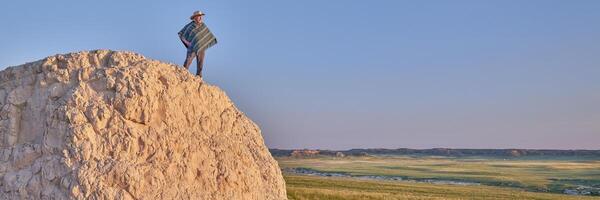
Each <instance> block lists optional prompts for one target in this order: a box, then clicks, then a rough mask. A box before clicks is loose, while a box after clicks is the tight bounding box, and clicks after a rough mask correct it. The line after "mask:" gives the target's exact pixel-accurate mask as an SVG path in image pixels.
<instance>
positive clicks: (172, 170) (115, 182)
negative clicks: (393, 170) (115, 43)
mask: <svg viewBox="0 0 600 200" xmlns="http://www.w3.org/2000/svg"><path fill="white" fill-rule="evenodd" d="M0 108H1V110H0V176H1V177H0V180H1V185H0V189H1V190H2V192H0V199H285V198H286V191H285V183H284V180H283V178H282V176H281V171H280V170H279V167H278V166H277V163H276V161H275V160H274V159H273V158H272V157H271V155H270V154H269V152H268V150H267V148H266V146H265V145H264V141H263V139H262V136H261V134H260V130H259V128H258V127H257V125H256V124H254V123H253V122H252V121H251V120H250V119H248V118H247V117H246V116H245V115H244V114H243V113H241V112H240V111H239V110H238V109H237V108H236V107H235V106H234V104H233V103H232V102H231V100H230V99H229V98H228V97H227V96H226V95H225V93H224V92H223V91H221V90H220V89H219V88H217V87H215V86H211V85H208V84H206V83H203V82H202V81H201V80H200V79H198V78H196V77H194V76H193V75H191V74H190V73H189V72H187V71H186V70H185V69H182V68H181V67H178V66H176V65H173V64H166V63H161V62H159V61H155V60H150V59H146V58H144V57H143V56H141V55H139V54H135V53H127V52H114V51H107V50H98V51H91V52H79V53H72V54H66V55H56V56H52V57H48V58H45V59H43V60H40V61H36V62H32V63H28V64H24V65H21V66H16V67H10V68H7V69H5V70H3V71H1V72H0Z"/></svg>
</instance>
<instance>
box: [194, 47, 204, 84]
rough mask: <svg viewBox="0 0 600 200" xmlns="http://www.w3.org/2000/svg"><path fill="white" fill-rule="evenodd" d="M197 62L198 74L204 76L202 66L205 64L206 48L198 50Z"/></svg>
mask: <svg viewBox="0 0 600 200" xmlns="http://www.w3.org/2000/svg"><path fill="white" fill-rule="evenodd" d="M196 62H197V64H198V66H197V67H198V70H197V71H196V75H198V76H200V77H202V66H203V65H204V50H200V51H198V53H197V55H196Z"/></svg>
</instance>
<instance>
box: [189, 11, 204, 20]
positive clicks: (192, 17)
mask: <svg viewBox="0 0 600 200" xmlns="http://www.w3.org/2000/svg"><path fill="white" fill-rule="evenodd" d="M202 15H204V13H203V12H202V11H195V12H194V14H192V16H190V19H194V17H196V16H202Z"/></svg>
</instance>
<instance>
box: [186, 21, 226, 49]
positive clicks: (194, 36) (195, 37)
mask: <svg viewBox="0 0 600 200" xmlns="http://www.w3.org/2000/svg"><path fill="white" fill-rule="evenodd" d="M179 35H180V36H183V38H185V39H186V40H187V41H188V42H190V43H192V46H191V47H188V46H187V45H186V47H187V48H188V49H189V50H193V51H194V52H198V51H201V50H202V51H203V50H206V49H208V48H209V47H211V46H213V45H215V44H217V38H216V37H215V36H214V35H213V34H212V33H211V32H210V30H208V27H207V26H206V24H204V23H201V24H200V25H197V24H196V23H194V22H193V21H192V22H190V23H189V24H187V25H185V26H184V27H183V28H182V29H181V31H179ZM182 42H183V41H182ZM183 45H185V43H183Z"/></svg>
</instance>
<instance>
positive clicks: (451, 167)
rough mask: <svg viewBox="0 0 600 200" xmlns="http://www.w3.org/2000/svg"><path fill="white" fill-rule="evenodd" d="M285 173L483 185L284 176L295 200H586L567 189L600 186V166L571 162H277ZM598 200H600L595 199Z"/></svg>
mask: <svg viewBox="0 0 600 200" xmlns="http://www.w3.org/2000/svg"><path fill="white" fill-rule="evenodd" d="M276 159H277V160H278V161H279V164H280V166H281V168H282V169H289V168H307V169H312V170H317V171H319V172H335V173H345V174H349V175H353V176H363V175H379V176H400V177H405V178H407V179H412V180H419V179H429V180H453V181H465V182H475V183H480V184H482V185H470V186H464V185H443V184H431V183H417V182H403V181H386V180H358V179H356V178H330V177H319V176H306V175H298V174H294V173H287V172H286V173H284V175H285V178H286V183H287V186H288V194H289V197H290V198H291V199H586V198H594V197H586V196H568V195H562V194H560V193H562V192H563V191H564V190H565V189H570V188H576V187H578V186H581V185H585V186H594V187H596V186H598V185H600V161H598V160H593V159H573V158H568V159H564V158H554V159H548V158H543V159H542V158H530V159H510V160H505V159H501V158H450V157H432V156H426V157H421V156H418V157H411V156H369V157H346V158H335V157H318V158H303V159H298V158H289V157H278V158H276ZM594 199H600V198H594Z"/></svg>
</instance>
